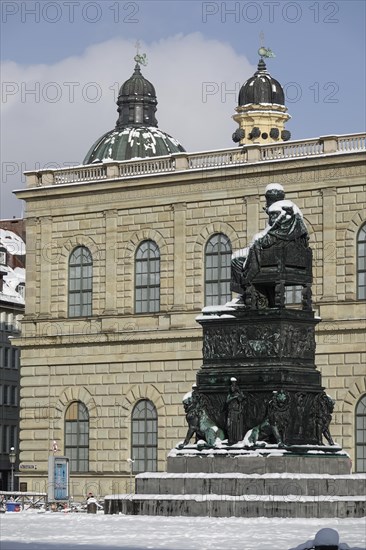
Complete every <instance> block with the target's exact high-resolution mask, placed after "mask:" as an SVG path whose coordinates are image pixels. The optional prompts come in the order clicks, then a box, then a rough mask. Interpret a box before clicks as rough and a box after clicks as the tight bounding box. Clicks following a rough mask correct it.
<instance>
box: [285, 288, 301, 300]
mask: <svg viewBox="0 0 366 550" xmlns="http://www.w3.org/2000/svg"><path fill="white" fill-rule="evenodd" d="M301 300H302V286H301V285H296V286H286V288H285V303H286V304H301Z"/></svg>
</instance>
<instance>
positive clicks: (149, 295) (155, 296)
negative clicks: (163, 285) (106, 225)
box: [135, 241, 160, 313]
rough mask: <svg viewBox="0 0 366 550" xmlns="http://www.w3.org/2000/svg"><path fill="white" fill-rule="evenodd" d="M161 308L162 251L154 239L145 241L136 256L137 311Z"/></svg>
mask: <svg viewBox="0 0 366 550" xmlns="http://www.w3.org/2000/svg"><path fill="white" fill-rule="evenodd" d="M159 309H160V251H159V247H158V245H157V244H156V243H154V241H144V242H143V243H141V244H140V246H139V247H138V249H137V251H136V258H135V312H136V313H154V312H157V311H159Z"/></svg>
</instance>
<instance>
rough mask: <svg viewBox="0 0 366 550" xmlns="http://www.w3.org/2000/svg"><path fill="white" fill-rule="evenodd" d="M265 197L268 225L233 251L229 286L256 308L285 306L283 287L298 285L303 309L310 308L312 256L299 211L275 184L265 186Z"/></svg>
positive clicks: (244, 301)
mask: <svg viewBox="0 0 366 550" xmlns="http://www.w3.org/2000/svg"><path fill="white" fill-rule="evenodd" d="M265 197H266V206H265V208H264V210H265V212H266V213H267V214H268V225H267V227H266V228H265V229H264V231H262V232H261V233H259V234H258V235H256V236H255V237H254V239H253V241H252V242H251V244H250V245H249V247H248V248H244V249H241V250H239V251H237V252H236V253H234V254H233V258H232V262H231V289H232V290H233V291H234V292H237V293H238V294H241V295H242V297H243V303H244V305H246V306H248V307H251V308H252V309H258V308H263V307H285V286H290V285H291V286H296V285H299V286H302V288H303V291H302V298H303V302H302V303H303V308H304V309H311V282H312V255H311V249H310V248H309V236H308V231H307V228H306V225H305V223H304V220H303V216H302V213H301V211H300V209H299V208H298V207H297V206H296V204H294V203H293V202H292V201H290V200H285V192H284V190H283V187H282V185H280V184H278V183H273V184H270V185H268V186H267V188H266V194H265Z"/></svg>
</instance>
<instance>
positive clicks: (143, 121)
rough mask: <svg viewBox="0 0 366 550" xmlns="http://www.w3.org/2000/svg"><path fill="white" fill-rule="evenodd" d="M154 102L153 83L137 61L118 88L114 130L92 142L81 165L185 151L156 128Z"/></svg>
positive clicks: (155, 102) (155, 100)
mask: <svg viewBox="0 0 366 550" xmlns="http://www.w3.org/2000/svg"><path fill="white" fill-rule="evenodd" d="M157 103H158V101H157V99H156V92H155V88H154V86H153V85H152V84H151V82H149V81H148V80H147V79H146V78H144V77H143V76H142V74H141V69H140V65H139V63H136V66H135V70H134V73H133V75H132V76H131V78H129V79H128V80H126V82H125V83H124V84H122V86H121V88H120V90H119V94H118V100H117V105H118V113H119V117H118V120H117V123H116V127H115V129H114V130H110V131H109V132H107V133H106V134H104V135H103V136H102V137H101V138H99V139H98V140H97V141H96V142H95V143H94V145H93V146H92V147H91V149H90V150H89V152H88V154H87V155H86V157H85V159H84V161H83V164H92V163H93V162H103V161H105V160H130V159H135V158H146V157H157V156H162V155H171V154H173V153H180V152H184V151H185V149H184V148H183V147H182V145H181V144H180V143H179V142H178V141H177V140H176V139H174V138H172V137H171V136H169V135H168V134H166V133H165V132H162V131H161V130H159V129H158V121H157V120H156V117H155V112H156V105H157Z"/></svg>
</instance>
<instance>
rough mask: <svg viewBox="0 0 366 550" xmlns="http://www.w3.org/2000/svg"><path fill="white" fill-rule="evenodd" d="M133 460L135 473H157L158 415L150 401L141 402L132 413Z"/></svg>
mask: <svg viewBox="0 0 366 550" xmlns="http://www.w3.org/2000/svg"><path fill="white" fill-rule="evenodd" d="M131 432H132V446H131V458H132V459H133V460H134V462H133V471H134V473H136V474H137V473H140V472H155V471H156V467H157V448H158V415H157V412H156V408H155V406H154V404H153V403H152V402H151V401H149V400H148V399H143V400H142V401H139V402H138V403H137V404H136V405H135V407H134V409H133V411H132V426H131Z"/></svg>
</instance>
